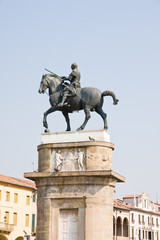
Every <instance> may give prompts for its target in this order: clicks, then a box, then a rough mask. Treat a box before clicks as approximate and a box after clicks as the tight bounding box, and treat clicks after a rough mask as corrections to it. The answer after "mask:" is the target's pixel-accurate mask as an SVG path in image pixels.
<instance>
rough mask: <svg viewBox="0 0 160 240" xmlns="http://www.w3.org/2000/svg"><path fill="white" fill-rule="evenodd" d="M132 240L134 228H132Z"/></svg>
mask: <svg viewBox="0 0 160 240" xmlns="http://www.w3.org/2000/svg"><path fill="white" fill-rule="evenodd" d="M132 239H134V228H132Z"/></svg>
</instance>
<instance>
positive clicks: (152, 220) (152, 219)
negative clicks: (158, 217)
mask: <svg viewBox="0 0 160 240" xmlns="http://www.w3.org/2000/svg"><path fill="white" fill-rule="evenodd" d="M152 225H154V219H153V217H152Z"/></svg>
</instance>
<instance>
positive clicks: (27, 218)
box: [25, 214, 29, 227]
mask: <svg viewBox="0 0 160 240" xmlns="http://www.w3.org/2000/svg"><path fill="white" fill-rule="evenodd" d="M25 226H26V227H28V226H29V214H26V216H25Z"/></svg>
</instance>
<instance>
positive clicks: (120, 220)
mask: <svg viewBox="0 0 160 240" xmlns="http://www.w3.org/2000/svg"><path fill="white" fill-rule="evenodd" d="M117 236H122V219H121V217H118V218H117Z"/></svg>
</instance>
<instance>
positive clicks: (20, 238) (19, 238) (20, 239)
mask: <svg viewBox="0 0 160 240" xmlns="http://www.w3.org/2000/svg"><path fill="white" fill-rule="evenodd" d="M23 239H24V238H23V237H17V238H16V239H15V240H23Z"/></svg>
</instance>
